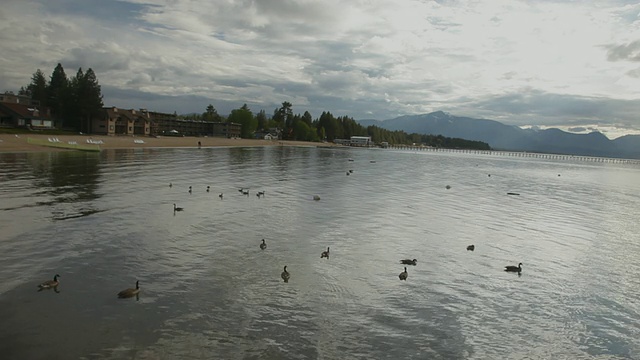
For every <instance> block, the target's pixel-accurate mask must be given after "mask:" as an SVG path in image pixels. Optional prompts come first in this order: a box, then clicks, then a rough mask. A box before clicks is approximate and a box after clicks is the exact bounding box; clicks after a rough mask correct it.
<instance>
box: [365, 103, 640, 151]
mask: <svg viewBox="0 0 640 360" xmlns="http://www.w3.org/2000/svg"><path fill="white" fill-rule="evenodd" d="M358 123H360V124H361V125H363V126H370V125H376V126H378V127H381V128H383V129H388V130H402V131H404V132H406V133H409V134H411V133H418V134H433V135H443V136H446V137H453V138H462V139H467V140H477V141H483V142H486V143H488V144H489V146H491V147H492V148H493V149H495V150H510V151H529V152H542V153H554V154H570V155H581V156H603V157H616V158H627V159H640V135H625V136H622V137H619V138H617V139H614V140H610V139H609V138H607V137H606V136H605V135H603V134H602V133H600V132H592V133H589V134H574V133H569V132H566V131H562V130H560V129H555V128H550V129H544V130H540V129H523V128H520V127H518V126H515V125H505V124H503V123H501V122H498V121H495V120H486V119H474V118H469V117H459V116H453V115H450V114H448V113H445V112H442V111H436V112H432V113H429V114H423V115H405V116H400V117H397V118H394V119H389V120H382V121H381V120H358Z"/></svg>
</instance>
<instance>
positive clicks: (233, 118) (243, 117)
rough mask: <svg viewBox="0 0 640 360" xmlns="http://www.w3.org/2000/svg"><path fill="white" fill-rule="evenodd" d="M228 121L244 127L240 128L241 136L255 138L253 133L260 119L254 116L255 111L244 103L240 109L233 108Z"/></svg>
mask: <svg viewBox="0 0 640 360" xmlns="http://www.w3.org/2000/svg"><path fill="white" fill-rule="evenodd" d="M227 121H228V122H234V123H238V124H240V125H242V128H241V129H240V137H242V138H244V139H250V138H253V134H254V133H255V131H256V128H257V127H258V120H256V118H255V117H254V116H253V113H252V112H251V110H249V107H248V106H247V104H244V105H243V106H242V107H241V108H240V109H234V110H231V114H229V117H228V118H227Z"/></svg>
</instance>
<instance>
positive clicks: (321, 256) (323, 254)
mask: <svg viewBox="0 0 640 360" xmlns="http://www.w3.org/2000/svg"><path fill="white" fill-rule="evenodd" d="M322 258H327V259H329V247H328V246H327V251H323V252H322V254H320V259H322Z"/></svg>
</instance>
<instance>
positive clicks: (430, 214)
mask: <svg viewBox="0 0 640 360" xmlns="http://www.w3.org/2000/svg"><path fill="white" fill-rule="evenodd" d="M348 159H353V161H348ZM372 161H375V162H372ZM349 169H352V170H353V173H352V174H351V175H349V176H347V175H346V172H347V171H348V170H349ZM489 175H491V176H489ZM558 175H561V176H558ZM169 183H172V184H173V186H172V187H169ZM0 185H1V186H0V229H1V233H0V254H1V255H0V256H1V257H0V259H1V260H2V265H3V266H1V267H0V277H1V278H2V279H3V281H2V282H1V283H0V324H2V326H0V354H2V359H175V358H189V359H212V358H219V359H408V358H416V359H427V358H428V359H498V358H510V359H525V358H529V359H531V358H535V359H540V358H554V359H558V358H570V359H592V358H594V359H595V358H597V359H602V358H605V359H607V358H612V359H613V358H616V359H618V358H629V359H634V358H635V359H638V358H640V340H638V339H640V325H639V323H638V318H640V316H639V315H640V302H639V300H640V296H639V295H638V289H639V288H640V286H639V285H640V280H639V279H640V277H639V275H640V265H638V263H637V257H638V254H640V244H639V241H638V240H639V234H640V225H639V224H638V221H637V220H638V204H639V201H640V169H638V168H637V167H634V166H632V165H621V164H607V163H584V162H583V163H579V162H571V161H550V160H543V159H529V158H500V157H495V156H491V155H474V154H451V153H414V152H403V151H396V150H379V149H376V150H373V149H371V150H365V149H322V148H292V147H285V148H279V147H265V148H207V149H135V150H133V149H132V150H108V151H103V152H101V153H99V154H90V153H24V154H7V153H4V154H0ZM446 185H450V186H451V189H446V188H445V186H446ZM189 186H192V187H193V192H192V193H191V194H190V193H189V192H188V187H189ZM207 186H210V189H211V190H210V192H206V187H207ZM240 188H248V189H249V191H250V194H249V196H244V195H242V194H241V193H240V192H239V191H238V189H240ZM257 191H265V196H264V197H257V196H256V192H257ZM507 192H517V193H519V194H520V195H519V196H507V195H506V193H507ZM219 193H224V197H223V199H220V198H219V197H218V194H219ZM315 194H317V195H319V196H320V197H321V200H320V201H313V195H315ZM174 203H176V204H177V205H178V206H181V207H184V208H185V210H184V211H183V212H175V213H174V212H173V210H172V209H173V204H174ZM262 238H264V239H265V240H266V242H267V245H268V247H267V249H266V250H264V251H262V250H260V248H259V244H260V240H261V239H262ZM469 244H475V246H476V250H475V251H474V252H470V251H466V250H465V248H466V246H467V245H469ZM327 246H330V247H331V256H330V259H329V260H326V259H320V253H321V252H322V251H323V250H325V249H326V247H327ZM404 258H411V259H413V258H417V259H418V264H417V265H416V266H409V267H408V273H409V277H408V279H407V281H406V282H401V281H400V280H399V279H398V274H399V273H400V272H401V271H402V270H403V265H401V264H400V262H399V260H400V259H404ZM518 262H522V263H523V272H522V275H521V276H518V275H517V274H513V273H506V272H504V271H503V268H504V266H505V265H517V263H518ZM284 265H287V266H288V270H289V272H290V273H291V280H290V281H289V283H286V284H285V283H283V281H282V280H281V279H280V273H281V272H282V267H283V266H284ZM56 273H57V274H60V275H61V278H60V280H61V284H60V286H58V288H57V290H58V292H54V291H53V290H45V291H42V292H37V288H36V285H37V284H39V283H40V282H42V281H44V280H48V279H50V278H52V277H53V275H55V274H56ZM136 280H140V286H141V289H142V290H141V293H140V296H139V297H138V298H137V299H136V298H133V299H117V298H116V294H117V292H118V291H120V290H122V289H124V288H127V287H132V286H134V284H135V281H136Z"/></svg>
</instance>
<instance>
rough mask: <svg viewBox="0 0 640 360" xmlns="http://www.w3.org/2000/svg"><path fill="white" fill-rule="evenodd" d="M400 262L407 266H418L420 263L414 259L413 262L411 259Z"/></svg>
mask: <svg viewBox="0 0 640 360" xmlns="http://www.w3.org/2000/svg"><path fill="white" fill-rule="evenodd" d="M400 262H401V263H402V264H405V265H416V264H417V263H418V260H417V259H413V260H411V259H404V260H400Z"/></svg>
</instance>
